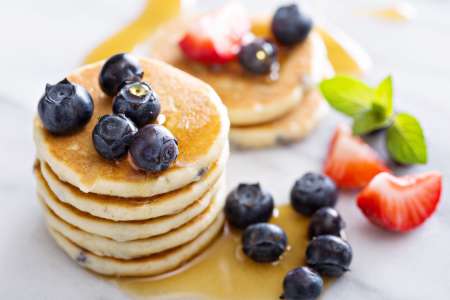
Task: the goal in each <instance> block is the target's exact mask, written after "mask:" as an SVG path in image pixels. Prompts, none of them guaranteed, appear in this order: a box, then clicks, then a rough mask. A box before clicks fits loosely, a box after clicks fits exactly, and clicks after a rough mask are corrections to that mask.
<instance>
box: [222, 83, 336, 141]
mask: <svg viewBox="0 0 450 300" xmlns="http://www.w3.org/2000/svg"><path fill="white" fill-rule="evenodd" d="M327 110H328V107H327V105H326V103H325V102H324V100H323V99H322V96H321V95H320V94H319V92H318V91H316V90H311V91H309V92H308V93H307V94H306V95H305V97H304V99H303V100H302V101H301V103H300V104H298V105H297V107H296V108H295V109H294V110H293V111H291V112H290V113H288V114H286V115H285V116H283V117H281V118H280V119H277V120H275V121H272V122H267V123H264V124H260V125H254V126H243V127H232V128H231V132H230V141H231V143H232V144H233V145H235V146H237V147H239V148H264V147H271V146H276V145H285V144H290V143H294V142H296V141H298V140H300V139H302V138H304V137H305V136H306V135H307V134H309V132H310V131H311V130H313V129H314V128H315V127H316V126H317V124H318V123H319V121H320V119H321V118H322V117H323V115H324V114H325V113H326V111H327Z"/></svg>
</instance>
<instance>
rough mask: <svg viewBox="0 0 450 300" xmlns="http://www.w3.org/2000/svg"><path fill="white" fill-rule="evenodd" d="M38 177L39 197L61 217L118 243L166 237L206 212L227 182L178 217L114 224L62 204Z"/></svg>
mask: <svg viewBox="0 0 450 300" xmlns="http://www.w3.org/2000/svg"><path fill="white" fill-rule="evenodd" d="M35 175H36V181H37V192H38V195H39V196H40V197H42V199H43V200H44V201H45V203H46V205H47V206H48V207H49V208H50V209H51V210H52V211H53V212H54V213H55V214H56V215H57V216H58V217H60V218H61V219H63V220H64V221H66V222H67V223H69V224H71V225H73V226H75V227H78V228H80V229H81V230H83V231H86V232H90V233H92V234H96V235H99V236H103V237H107V238H111V239H113V240H115V241H119V242H124V241H131V240H137V239H143V238H148V237H152V236H156V235H160V234H164V233H166V232H169V231H170V230H173V229H175V228H178V227H180V226H182V225H183V224H186V223H187V222H189V221H190V220H192V219H193V218H194V217H196V216H198V215H200V214H201V213H202V212H203V211H205V210H206V209H207V207H208V206H209V204H210V202H211V200H212V198H213V196H214V194H215V193H216V192H217V190H218V189H219V188H220V187H221V186H222V185H223V184H224V180H225V176H223V177H222V178H221V179H220V180H218V182H217V183H216V184H215V185H214V186H212V187H211V188H210V189H209V190H208V192H206V193H205V195H203V196H202V197H201V198H200V199H199V200H197V201H196V202H194V203H193V204H191V205H190V206H188V207H187V208H186V209H185V210H183V211H181V212H179V213H178V214H174V215H169V216H163V217H159V218H155V219H149V220H143V221H129V222H115V221H111V220H107V219H101V218H97V217H94V216H92V215H90V214H87V213H85V212H82V211H79V210H77V209H76V208H74V207H72V206H70V205H68V204H65V203H63V202H61V201H59V200H58V198H57V197H56V196H55V194H53V193H52V191H51V190H50V188H49V187H48V185H47V184H46V182H45V180H44V178H43V177H42V176H41V175H40V173H38V172H36V173H35Z"/></svg>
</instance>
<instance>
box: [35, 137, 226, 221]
mask: <svg viewBox="0 0 450 300" xmlns="http://www.w3.org/2000/svg"><path fill="white" fill-rule="evenodd" d="M228 155H229V149H228V146H226V147H225V149H224V150H223V152H222V154H221V156H220V158H219V160H218V161H216V162H215V163H214V164H213V166H212V167H211V168H210V169H209V170H208V171H207V172H205V174H204V175H202V177H201V179H200V180H199V181H196V182H193V183H191V184H189V185H187V186H185V187H182V188H180V189H178V190H175V191H172V192H169V193H167V194H162V195H157V196H153V197H149V198H121V197H114V196H106V195H99V194H93V193H83V192H81V191H80V190H79V189H78V188H76V187H74V186H72V185H70V184H68V183H65V182H62V181H61V180H59V179H58V177H57V176H56V175H55V173H53V171H52V170H51V169H50V167H49V166H48V165H47V164H46V163H41V164H40V170H41V174H42V176H43V177H44V179H45V181H46V182H47V184H48V186H49V187H50V189H51V190H52V192H53V193H54V194H55V195H56V196H57V198H58V199H59V200H60V201H62V202H64V203H67V204H70V205H71V206H73V207H75V208H77V209H78V210H81V211H83V212H86V213H89V214H91V215H93V216H96V217H99V218H103V219H109V220H113V221H133V220H146V219H151V218H156V217H160V216H165V215H172V214H176V213H178V212H180V211H182V210H183V209H185V208H186V207H188V206H189V205H191V204H192V203H194V202H195V201H196V200H198V199H199V198H200V197H201V196H202V195H203V194H204V193H205V192H206V191H207V190H208V189H209V188H210V187H211V185H214V183H215V182H216V181H217V180H218V178H219V177H220V175H221V174H222V173H223V171H224V169H225V164H226V161H227V160H228Z"/></svg>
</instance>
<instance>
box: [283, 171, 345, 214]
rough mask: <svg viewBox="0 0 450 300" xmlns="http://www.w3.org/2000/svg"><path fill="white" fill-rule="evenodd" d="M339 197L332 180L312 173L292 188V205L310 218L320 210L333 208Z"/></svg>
mask: <svg viewBox="0 0 450 300" xmlns="http://www.w3.org/2000/svg"><path fill="white" fill-rule="evenodd" d="M337 196H338V192H337V189H336V185H335V184H334V182H333V181H332V180H331V179H330V178H328V177H327V176H324V175H321V174H316V173H311V172H310V173H306V174H305V175H303V176H302V177H301V178H300V179H298V180H297V181H296V182H295V184H294V186H293V187H292V190H291V204H292V206H293V207H294V209H295V210H296V211H297V212H299V213H301V214H303V215H306V216H310V215H312V214H313V213H314V212H315V211H316V210H318V209H319V208H322V207H327V206H329V207H333V206H334V205H335V204H336V201H337Z"/></svg>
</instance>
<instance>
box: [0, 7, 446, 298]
mask: <svg viewBox="0 0 450 300" xmlns="http://www.w3.org/2000/svg"><path fill="white" fill-rule="evenodd" d="M224 2H225V1H212V0H207V1H205V0H202V1H194V0H190V1H184V2H183V8H184V10H185V12H188V13H191V12H197V11H203V10H206V9H209V8H211V7H215V6H217V5H220V4H223V3H224ZM242 2H243V3H244V4H245V5H246V6H248V8H249V10H250V11H251V12H263V11H272V9H273V8H274V7H275V6H277V5H279V4H280V3H282V2H286V1H282V2H280V1H268V0H253V1H242ZM288 2H293V1H288ZM398 3H400V2H399V1H381V0H372V1H369V0H341V1H333V0H314V1H313V0H304V1H301V5H302V6H304V7H306V8H307V9H308V10H309V11H310V12H311V13H312V14H313V15H314V17H315V21H316V22H317V23H320V24H326V25H327V26H331V27H336V28H339V29H341V30H342V31H344V32H345V33H347V34H348V35H349V36H351V37H352V38H353V39H355V40H356V41H357V42H358V43H359V44H361V45H362V46H363V47H364V48H365V49H366V51H367V53H368V54H369V56H370V57H371V59H372V61H373V68H372V69H371V70H370V71H369V73H368V75H367V77H366V79H367V81H368V82H369V83H372V84H374V83H376V82H378V81H379V80H381V79H382V78H384V76H386V75H387V74H392V75H393V77H394V85H395V98H396V100H395V101H396V106H397V107H398V108H401V110H403V111H407V112H411V113H412V114H414V115H416V116H417V117H418V118H419V119H420V121H421V123H422V126H423V127H424V130H425V133H426V135H427V138H428V147H429V157H430V161H429V164H428V165H427V166H424V167H415V168H414V171H421V170H429V169H438V170H440V171H441V172H442V173H443V175H444V179H445V182H444V195H443V197H442V203H441V205H440V207H439V210H438V212H437V214H436V215H435V216H434V217H433V218H432V219H431V220H430V221H429V222H428V223H427V225H426V226H424V228H423V229H420V230H418V231H417V232H414V234H410V235H405V236H402V237H401V238H399V237H398V236H393V235H386V234H384V233H381V232H380V231H379V230H377V229H373V228H372V227H368V225H367V222H366V220H365V219H364V218H363V217H362V216H361V215H360V214H359V212H357V208H356V206H355V205H354V203H352V197H353V196H352V195H347V196H345V197H344V198H346V197H347V198H348V199H343V200H341V202H340V204H339V205H340V208H339V209H340V210H341V211H342V213H343V215H344V217H345V219H346V220H347V223H348V227H349V231H348V235H349V236H350V239H351V241H352V245H354V248H355V253H357V254H356V255H355V262H354V268H353V272H351V274H350V275H349V276H348V279H347V278H346V279H345V280H343V281H342V282H339V283H338V284H335V285H333V286H332V287H331V288H330V289H329V290H328V291H327V292H326V293H325V295H324V299H365V300H371V299H387V300H391V299H392V300H397V299H398V300H400V299H408V300H411V299H417V300H421V299H443V300H444V299H450V286H449V284H448V280H449V279H450V257H449V255H448V250H449V249H450V234H449V231H450V204H449V203H448V201H449V199H448V198H449V197H448V195H449V194H448V192H447V191H446V189H447V188H448V184H449V181H448V179H449V176H450V173H449V172H450V159H449V158H448V157H449V150H448V149H449V148H450V142H449V138H448V131H449V130H450V117H449V116H450V104H449V102H450V96H449V95H450V84H449V78H450V59H449V53H450V38H449V37H450V18H449V13H450V1H448V0H410V1H408V4H409V5H410V7H412V8H413V15H412V18H411V19H409V20H406V21H392V20H386V19H383V18H379V17H375V16H373V15H372V14H371V12H372V11H373V10H377V9H380V8H385V7H390V6H391V5H395V4H398ZM144 5H145V1H138V0H128V1H123V0H122V1H120V0H108V1H106V0H78V1H54V0H38V1H36V0H15V1H9V2H6V1H2V2H1V3H0V44H1V48H0V69H1V71H0V111H1V117H0V147H1V148H0V149H1V155H0V170H1V172H0V228H1V230H0V262H1V263H0V266H1V268H0V269H1V270H0V299H61V298H63V299H125V296H124V295H123V294H121V292H120V291H119V290H117V289H116V288H115V287H114V286H112V285H110V284H109V283H108V282H106V281H103V280H98V279H97V278H96V277H94V276H93V275H91V274H90V273H87V272H85V271H83V270H82V269H80V268H77V267H75V265H74V264H73V263H72V262H71V261H69V260H68V259H66V258H65V257H64V255H63V254H62V253H61V252H60V251H58V250H57V249H56V247H55V246H54V245H53V241H51V240H50V238H49V237H48V235H47V233H46V232H45V227H44V226H45V225H44V223H43V219H42V217H41V215H40V210H39V209H38V203H37V201H36V199H35V196H34V194H35V193H34V183H33V179H32V176H31V168H32V164H33V161H34V150H33V141H32V133H31V128H32V126H31V124H32V119H33V116H34V115H35V113H36V105H37V102H38V100H39V97H40V96H41V95H42V93H43V91H44V86H45V84H46V83H55V82H57V81H59V80H60V79H62V78H64V77H65V75H66V74H67V73H69V72H71V70H72V69H74V68H76V67H77V66H79V65H80V64H82V62H83V59H84V57H85V56H86V55H87V53H88V52H89V51H90V50H92V49H93V48H94V47H95V46H96V45H98V44H99V43H100V42H101V41H103V40H104V39H105V38H107V37H108V36H110V35H111V34H113V33H114V32H116V31H117V30H118V29H120V28H121V27H122V26H124V25H125V24H127V23H129V22H130V21H132V20H133V19H134V18H136V16H137V15H139V13H140V11H141V10H142V9H143V7H144ZM340 120H343V118H342V117H340V116H338V115H337V114H335V113H332V114H330V115H329V117H327V118H326V120H324V122H323V123H322V124H321V126H320V128H319V129H318V130H317V131H316V133H315V134H313V135H312V136H311V137H310V138H308V139H307V140H306V141H305V142H303V143H301V144H299V145H296V146H292V147H289V148H288V150H286V149H271V150H265V151H257V152H244V153H233V157H232V159H231V161H230V166H229V170H230V171H229V175H228V176H229V180H228V182H229V186H230V187H231V186H234V185H235V184H236V183H237V182H239V181H243V180H251V181H255V180H259V181H261V182H262V183H263V184H264V185H266V186H268V187H270V189H271V191H272V192H273V194H274V195H275V198H276V199H277V201H279V202H283V201H286V200H287V193H288V188H289V187H287V186H286V182H293V180H294V179H295V178H296V177H298V176H300V175H301V174H302V173H303V172H304V171H306V170H311V169H312V170H319V169H320V164H321V160H322V159H323V153H324V151H325V150H324V149H326V147H327V143H328V139H329V136H330V134H331V132H332V130H333V128H334V126H335V125H336V122H337V121H340ZM280 157H284V159H283V160H280ZM305 157H306V158H307V159H306V160H305ZM300 158H303V159H301V160H300ZM300 161H301V163H300ZM248 162H252V164H249V163H248ZM253 162H254V163H253ZM286 162H289V163H288V164H286ZM244 166H245V168H244ZM346 200H347V201H346Z"/></svg>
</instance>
